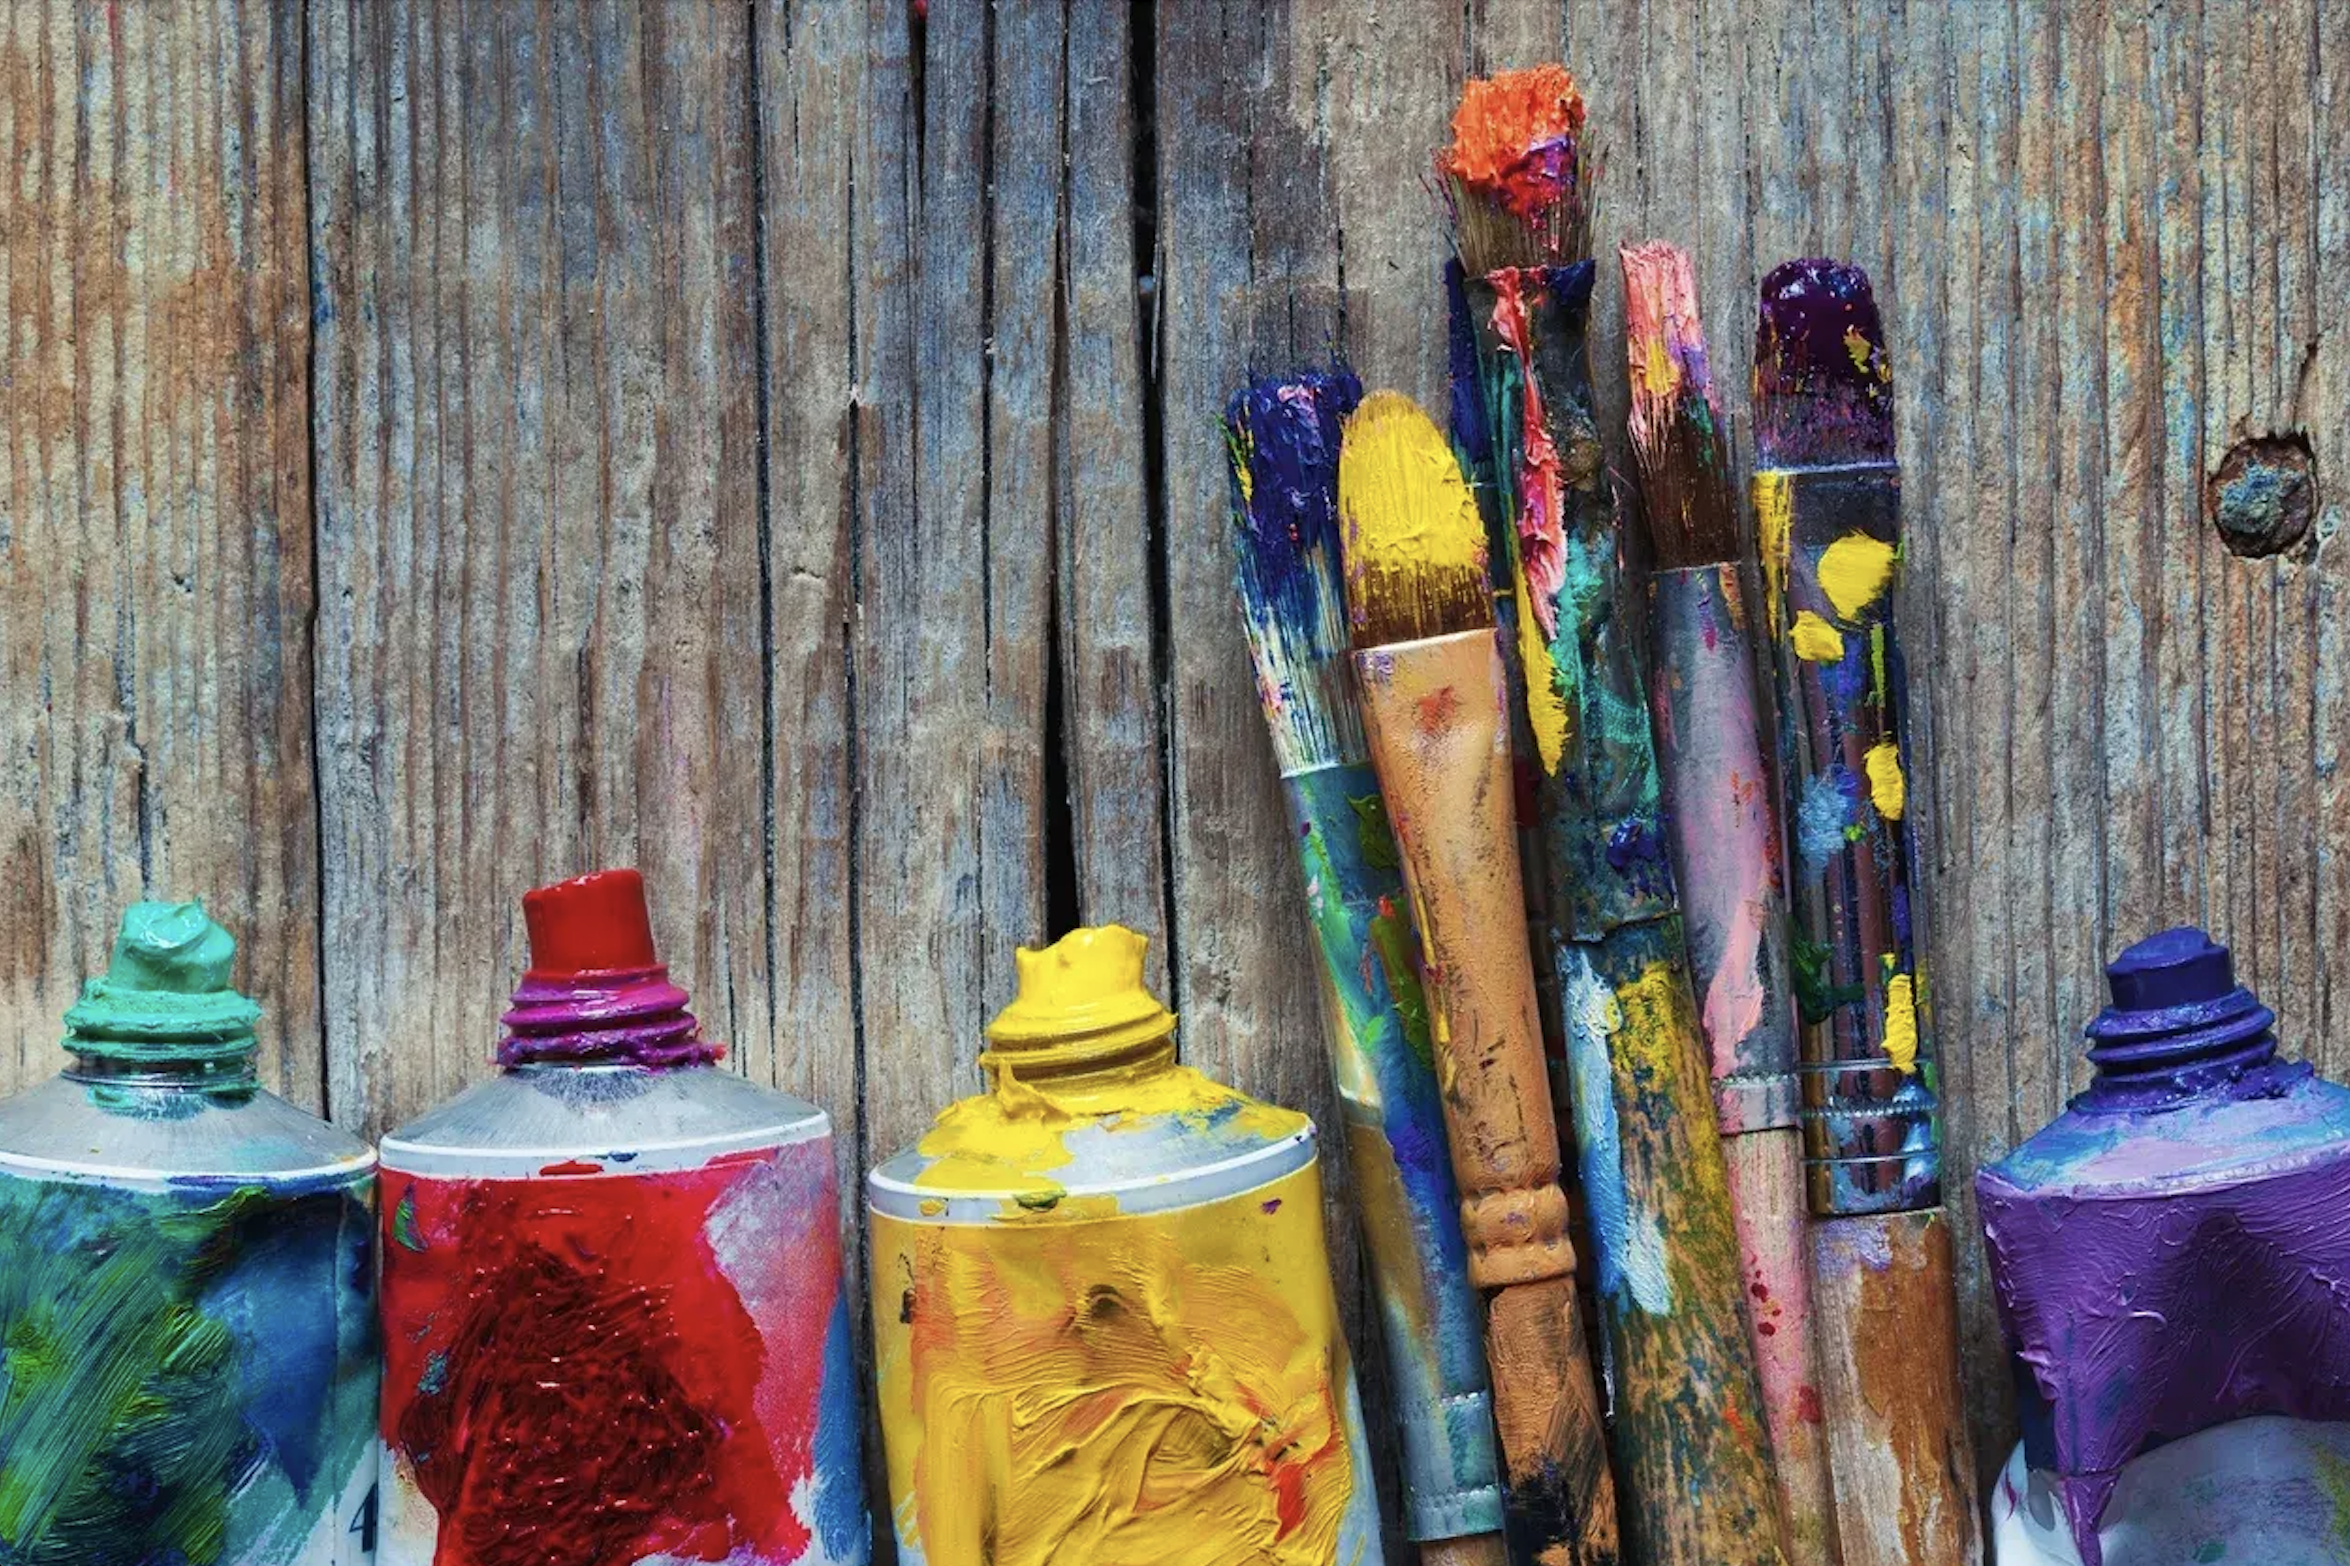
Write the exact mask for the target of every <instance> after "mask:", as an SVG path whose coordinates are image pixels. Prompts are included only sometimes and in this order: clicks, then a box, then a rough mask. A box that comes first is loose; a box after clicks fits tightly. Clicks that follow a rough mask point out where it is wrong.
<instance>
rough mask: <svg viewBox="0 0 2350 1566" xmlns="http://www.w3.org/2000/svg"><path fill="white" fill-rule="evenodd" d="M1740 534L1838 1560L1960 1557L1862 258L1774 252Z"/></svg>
mask: <svg viewBox="0 0 2350 1566" xmlns="http://www.w3.org/2000/svg"><path fill="white" fill-rule="evenodd" d="M1754 404H1755V450H1756V470H1755V474H1754V485H1753V489H1754V510H1755V535H1756V550H1757V553H1758V554H1759V555H1760V556H1761V560H1762V576H1763V599H1764V604H1763V608H1764V619H1765V624H1766V625H1767V626H1768V627H1769V630H1770V636H1771V642H1772V651H1773V653H1774V655H1775V656H1774V662H1775V664H1776V666H1777V672H1778V691H1779V725H1778V729H1779V766H1780V772H1781V786H1782V789H1783V791H1784V794H1785V798H1786V808H1787V815H1788V821H1789V823H1790V826H1791V828H1792V835H1793V838H1794V857H1795V864H1794V873H1793V875H1792V876H1791V878H1790V895H1789V902H1790V908H1791V916H1792V918H1791V927H1792V935H1793V940H1792V946H1791V951H1790V957H1791V966H1792V969H1793V978H1794V987H1795V997H1796V1005H1797V1010H1798V1013H1799V1016H1800V1019H1801V1033H1800V1050H1801V1063H1800V1072H1801V1078H1802V1084H1803V1135H1804V1172H1805V1187H1806V1194H1807V1196H1808V1198H1809V1204H1810V1207H1811V1211H1812V1213H1813V1214H1814V1215H1815V1217H1816V1218H1817V1219H1818V1220H1819V1221H1818V1222H1817V1223H1815V1225H1814V1226H1813V1230H1812V1242H1811V1263H1812V1309H1813V1315H1814V1321H1815V1323H1816V1326H1815V1336H1816V1341H1817V1346H1818V1347H1817V1352H1818V1367H1819V1373H1820V1390H1821V1401H1822V1409H1823V1413H1824V1415H1825V1419H1826V1427H1827V1436H1828V1456H1829V1466H1830V1471H1831V1474H1832V1478H1833V1483H1834V1486H1835V1492H1836V1503H1837V1512H1838V1518H1839V1532H1840V1534H1841V1541H1842V1545H1843V1552H1844V1561H1845V1566H1949V1563H1956V1562H1972V1561H1975V1560H1977V1559H1979V1558H1980V1554H1981V1544H1980V1541H1979V1538H1978V1534H1977V1526H1976V1518H1975V1488H1974V1455H1973V1448H1972V1447H1971V1445H1970V1444H1969V1442H1968V1440H1967V1433H1966V1428H1965V1420H1964V1415H1963V1411H1962V1409H1963V1405H1962V1403H1961V1399H1960V1391H1959V1382H1958V1331H1957V1316H1956V1302H1955V1300H1954V1297H1953V1295H1952V1292H1951V1239H1950V1228H1949V1224H1948V1222H1947V1220H1946V1219H1945V1218H1944V1216H1943V1213H1942V1207H1941V1201H1942V1194H1941V1152H1940V1147H1939V1140H1938V1132H1939V1127H1938V1124H1937V1122H1938V1119H1939V1108H1938V1105H1937V1104H1936V1101H1935V1091H1934V1076H1935V1072H1934V1059H1933V1051H1932V1048H1931V1043H1930V1037H1929V1034H1928V1032H1927V1029H1926V1026H1925V996H1924V993H1923V989H1922V985H1923V975H1922V974H1921V973H1920V972H1919V968H1918V962H1917V953H1918V951H1919V949H1920V942H1919V939H1918V929H1917V921H1918V920H1919V918H1920V916H1921V915H1922V913H1923V909H1922V908H1921V907H1920V906H1919V904H1920V901H1921V895H1920V894H1921V892H1922V888H1921V887H1920V885H1919V884H1918V881H1917V876H1916V861H1915V858H1914V854H1913V850H1912V845H1911V829H1912V824H1913V822H1914V820H1915V816H1914V813H1913V812H1912V810H1911V809H1910V803H1911V802H1910V799H1909V793H1908V787H1907V777H1908V771H1909V766H1908V762H1909V758H1908V756H1907V754H1906V751H1905V747H1906V744H1907V733H1906V725H1907V718H1908V714H1907V712H1906V710H1905V703H1904V696H1903V686H1902V669H1901V648H1900V643H1899V638H1898V637H1897V635H1896V633H1895V629H1894V624H1893V613H1892V609H1893V605H1892V590H1893V579H1894V573H1895V568H1896V566H1897V565H1898V563H1899V559H1900V551H1901V477H1900V470H1899V468H1898V467H1897V466H1896V464H1895V461H1894V448H1893V384H1892V373H1891V367H1890V365H1889V363H1888V361H1887V359H1886V356H1885V339H1884V332H1883V329H1882V327H1881V325H1880V323H1879V321H1878V318H1877V305H1876V299H1875V296H1874V295H1873V293H1872V292H1871V290H1870V287H1869V280H1868V277H1867V275H1866V274H1864V273H1863V272H1862V271H1861V270H1860V269H1859V268H1858V267H1854V266H1847V265H1844V264H1842V263H1839V262H1834V261H1816V260H1815V261H1791V262H1788V263H1787V264H1786V265H1784V266H1782V267H1779V268H1778V269H1777V270H1776V271H1774V272H1772V273H1771V274H1770V276H1768V277H1767V278H1765V279H1764V280H1763V285H1762V309H1761V317H1760V321H1759V323H1758V326H1757V329H1756V337H1755V346H1754Z"/></svg>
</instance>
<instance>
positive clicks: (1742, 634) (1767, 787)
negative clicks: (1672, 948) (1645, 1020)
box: [1648, 561, 1836, 1566]
mask: <svg viewBox="0 0 2350 1566" xmlns="http://www.w3.org/2000/svg"><path fill="white" fill-rule="evenodd" d="M1756 607H1757V606H1756V604H1755V601H1754V599H1753V595H1752V594H1751V593H1749V592H1748V591H1747V589H1746V585H1745V582H1744V580H1743V579H1742V577H1741V575H1740V572H1739V567H1738V565H1737V563H1736V562H1734V561H1723V562H1720V563H1717V564H1713V565H1702V566H1691V567H1686V568H1682V569H1678V570H1666V571H1660V572H1657V573H1656V574H1654V575H1653V576H1651V577H1650V578H1649V582H1648V609H1649V614H1648V626H1649V645H1650V647H1651V649H1652V651H1653V659H1652V662H1651V666H1650V671H1649V682H1648V692H1649V713H1650V716H1651V717H1652V718H1653V719H1654V720H1655V725H1656V741H1657V767H1658V782H1659V785H1660V789H1661V796H1660V797H1661V803H1662V806H1663V815H1664V822H1665V838H1666V842H1667V845H1668V847H1669V848H1670V850H1671V855H1672V863H1673V875H1674V880H1675V882H1676V884H1677V886H1678V888H1679V891H1680V895H1681V908H1682V916H1683V921H1684V925H1685V927H1686V929H1687V932H1688V950H1689V975H1690V981H1691V984H1692V986H1693V988H1694V990H1695V992H1696V996H1697V1003H1698V1018H1699V1021H1700V1023H1701V1025H1702V1026H1703V1029H1704V1032H1705V1038H1706V1043H1707V1046H1708V1048H1709V1050H1710V1052H1711V1058H1712V1072H1713V1094H1714V1116H1715V1120H1716V1122H1717V1123H1718V1124H1719V1126H1720V1128H1721V1133H1722V1136H1723V1139H1724V1140H1723V1143H1722V1153H1723V1158H1724V1161H1725V1162H1726V1164H1727V1166H1728V1174H1729V1186H1730V1211H1731V1217H1732V1220H1733V1221H1734V1222H1735V1224H1736V1225H1737V1230H1738V1252H1739V1270H1740V1275H1741V1276H1742V1277H1743V1278H1744V1279H1745V1283H1746V1293H1747V1300H1746V1307H1747V1325H1748V1329H1749V1333H1750V1339H1749V1340H1750V1342H1751V1343H1752V1344H1753V1348H1754V1357H1755V1366H1756V1369H1757V1370H1758V1371H1759V1372H1760V1373H1761V1378H1762V1394H1763V1417H1764V1419H1765V1420H1766V1422H1767V1423H1768V1424H1769V1426H1770V1432H1771V1457H1772V1462H1773V1465H1774V1467H1775V1468H1776V1469H1777V1471H1778V1477H1779V1499H1780V1505H1781V1508H1782V1510H1783V1512H1784V1513H1785V1515H1786V1519H1787V1547H1788V1555H1789V1558H1790V1560H1791V1561H1792V1562H1793V1563H1794V1566H1833V1563H1834V1561H1835V1559H1836V1519H1835V1512H1834V1506H1833V1502H1832V1500H1831V1491H1830V1488H1829V1482H1828V1453H1827V1445H1826V1441H1825V1438H1824V1436H1823V1433H1822V1431H1821V1428H1820V1397H1819V1388H1818V1386H1817V1384H1816V1381H1815V1377H1816V1372H1815V1370H1814V1369H1813V1354H1812V1321H1811V1288H1810V1284H1809V1282H1808V1281H1807V1269H1806V1267H1805V1263H1804V1252H1805V1248H1806V1242H1805V1232H1806V1229H1807V1227H1808V1221H1807V1218H1806V1215H1805V1210H1804V1202H1803V1140H1802V1133H1801V1131H1800V1130H1799V1129H1798V1126H1797V1102H1798V1095H1797V1090H1796V1081H1795V1001H1794V997H1793V995H1792V994H1791V993H1790V991H1789V988H1788V982H1787V899H1786V871H1785V860H1784V858H1783V856H1782V854H1781V850H1780V841H1779V826H1778V811H1777V810H1776V809H1775V808H1774V807H1773V798H1774V794H1773V787H1772V777H1771V769H1770V765H1769V763H1768V762H1767V761H1766V759H1765V756H1764V728H1763V710H1764V709H1763V707H1762V704H1761V702H1760V700H1759V693H1758V686H1757V675H1756V669H1757V665H1756V661H1755V653H1756V649H1757V646H1758V640H1757V630H1758V627H1757V626H1756V623H1755V609H1756Z"/></svg>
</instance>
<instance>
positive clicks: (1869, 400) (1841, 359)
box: [1754, 259, 1893, 467]
mask: <svg viewBox="0 0 2350 1566" xmlns="http://www.w3.org/2000/svg"><path fill="white" fill-rule="evenodd" d="M1754 444H1755V453H1756V456H1757V458H1758V460H1759V461H1760V462H1761V463H1762V465H1763V466H1765V467H1822V466H1830V465H1835V464H1841V463H1851V462H1891V461H1892V460H1893V367H1892V365H1891V363H1890V362H1889V361H1888V360H1887V359H1886V357H1885V329H1884V325H1883V323H1882V322H1880V321H1879V320H1878V319H1877V298H1876V294H1875V293H1874V292H1873V291H1872V290H1871V289H1870V287H1869V277H1868V274H1867V273H1866V272H1863V271H1862V270H1861V269H1860V268H1859V267H1857V266H1852V265H1849V264H1847V263H1845V262H1841V261H1825V260H1816V259H1814V260H1803V261H1790V262H1787V263H1786V264H1785V265H1784V266H1780V267H1777V268H1775V269H1773V271H1772V272H1771V275H1770V276H1768V277H1766V278H1764V279H1763V284H1762V313H1761V316H1760V318H1759V319H1758V321H1757V322H1756V326H1755V336H1754Z"/></svg>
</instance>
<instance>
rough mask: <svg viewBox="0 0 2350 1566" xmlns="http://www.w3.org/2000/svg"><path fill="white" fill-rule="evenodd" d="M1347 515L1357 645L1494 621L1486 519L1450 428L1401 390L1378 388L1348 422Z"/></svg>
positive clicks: (1343, 476)
mask: <svg viewBox="0 0 2350 1566" xmlns="http://www.w3.org/2000/svg"><path fill="white" fill-rule="evenodd" d="M1338 516H1339V525H1340V529H1341V532H1340V548H1341V550H1342V551H1343V553H1344V555H1345V558H1346V591H1347V604H1348V607H1349V608H1350V609H1351V610H1352V611H1353V612H1352V616H1351V618H1352V621H1353V625H1354V644H1355V646H1357V647H1359V648H1360V647H1384V646H1387V645H1389V644H1390V643H1394V642H1409V641H1417V640H1419V639H1420V638H1421V637H1425V636H1446V635H1450V634H1451V633H1453V632H1455V631H1473V630H1477V629H1480V628H1484V627H1490V626H1491V625H1492V624H1493V589H1492V586H1491V585H1490V584H1489V583H1488V582H1487V581H1486V578H1485V520H1484V518H1483V516H1482V515H1481V514H1480V513H1479V512H1478V510H1477V501H1476V499H1475V497H1474V496H1472V495H1471V494H1470V492H1469V485H1468V482H1467V481H1466V480H1465V479H1463V478H1462V477H1461V465H1460V463H1459V461H1458V460H1457V459H1455V458H1454V456H1453V451H1452V446H1451V444H1450V443H1449V442H1447V441H1446V440H1445V438H1444V432H1443V431H1442V430H1440V429H1438V428H1437V427H1436V422H1435V421H1434V420H1433V419H1431V418H1429V417H1428V415H1427V414H1425V413H1423V412H1421V411H1420V407H1419V404H1417V403H1415V402H1413V401H1412V400H1411V399H1410V398H1409V397H1406V396H1404V395H1403V394H1402V393H1400V392H1391V391H1383V392H1373V393H1372V394H1371V395H1370V396H1368V397H1366V398H1364V399H1363V405H1362V406H1361V407H1359V408H1357V409H1356V410H1355V412H1354V416H1353V417H1352V418H1350V419H1348V420H1347V421H1346V439H1345V443H1344V444H1343V445H1342V446H1341V447H1340V448H1339V456H1338Z"/></svg>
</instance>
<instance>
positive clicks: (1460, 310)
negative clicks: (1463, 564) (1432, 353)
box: [1444, 257, 1492, 483]
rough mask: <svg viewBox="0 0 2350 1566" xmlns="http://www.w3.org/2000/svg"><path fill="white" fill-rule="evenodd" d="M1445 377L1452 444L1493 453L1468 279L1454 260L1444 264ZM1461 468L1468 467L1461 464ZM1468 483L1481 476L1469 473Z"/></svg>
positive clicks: (1466, 450)
mask: <svg viewBox="0 0 2350 1566" xmlns="http://www.w3.org/2000/svg"><path fill="white" fill-rule="evenodd" d="M1444 307H1445V334H1444V360H1445V374H1446V376H1447V377H1448V378H1449V379H1450V381H1451V385H1452V445H1453V450H1455V451H1456V452H1464V453H1470V454H1473V455H1474V456H1475V457H1477V458H1479V459H1482V457H1483V455H1484V453H1486V452H1488V451H1490V450H1492V444H1491V438H1490V436H1489V435H1488V434H1487V432H1486V427H1485V399H1484V398H1483V397H1481V396H1479V395H1478V380H1477V323H1476V322H1475V321H1474V320H1473V319H1472V318H1471V317H1470V315H1469V288H1468V278H1467V275H1466V274H1465V273H1463V272H1462V270H1461V263H1460V261H1459V259H1458V258H1457V257H1456V258H1454V259H1452V260H1449V261H1447V262H1445V263H1444ZM1463 466H1467V463H1465V462H1464V464H1463ZM1469 478H1470V482H1471V483H1477V482H1479V481H1480V480H1481V478H1482V475H1480V474H1477V473H1474V472H1472V473H1471V474H1470V475H1469Z"/></svg>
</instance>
